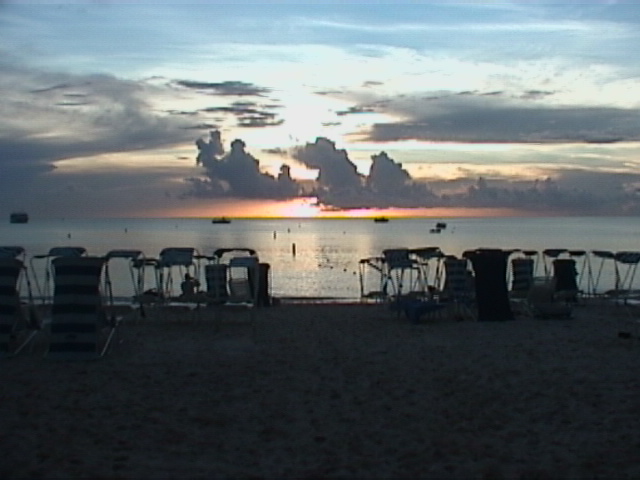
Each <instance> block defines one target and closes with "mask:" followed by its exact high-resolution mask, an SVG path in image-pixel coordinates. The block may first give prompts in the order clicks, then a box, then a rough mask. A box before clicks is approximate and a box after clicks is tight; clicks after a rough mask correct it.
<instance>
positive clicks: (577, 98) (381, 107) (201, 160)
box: [0, 0, 640, 218]
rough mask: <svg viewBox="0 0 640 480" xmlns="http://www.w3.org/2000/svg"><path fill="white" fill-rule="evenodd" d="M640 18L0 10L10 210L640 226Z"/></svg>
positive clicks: (449, 11) (608, 14)
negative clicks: (636, 219)
mask: <svg viewBox="0 0 640 480" xmlns="http://www.w3.org/2000/svg"><path fill="white" fill-rule="evenodd" d="M639 24H640V3H636V2H629V1H615V0H609V1H590V2H573V1H564V2H537V1H526V2H524V1H510V2H509V1H493V2H480V1H467V2H464V3H462V2H453V1H451V2H422V1H413V2H402V1H400V2H379V1H371V0H368V1H324V2H316V1H306V2H292V1H275V2H274V1H269V2H266V1H243V0H240V1H238V0H236V1H234V2H233V3H223V2H218V1H208V2H195V3H189V4H176V3H168V2H145V1H142V2H135V3H133V2H109V1H100V2H62V3H59V2H57V3H53V2H47V1H40V2H37V1H36V2H33V1H32V2H28V3H26V2H16V1H6V0H5V1H1V0H0V32H2V33H1V35H2V42H1V43H0V69H1V71H2V75H0V213H1V214H4V215H7V216H8V215H9V213H10V212H12V211H17V210H23V211H27V212H28V213H29V214H30V215H31V216H32V217H39V218H60V217H65V218H66V217H84V218H92V217H172V216H205V217H206V216H223V215H225V216H236V217H238V216H240V217H254V216H259V217H260V216H275V217H279V216H294V217H296V216H341V215H344V216H372V215H378V214H388V215H390V216H393V215H417V216H421V215H427V216H429V215H432V216H455V215H465V216H470V215H638V214H640V193H639V192H640V190H639V187H640V169H639V168H638V167H639V165H640V48H638V45H640V25H639Z"/></svg>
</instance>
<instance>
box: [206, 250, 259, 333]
mask: <svg viewBox="0 0 640 480" xmlns="http://www.w3.org/2000/svg"><path fill="white" fill-rule="evenodd" d="M212 258H213V260H214V262H215V264H213V265H207V266H206V267H205V271H208V272H209V276H208V277H207V278H208V281H210V282H211V283H207V292H208V293H209V292H211V295H212V297H211V298H212V302H210V303H209V305H211V306H212V307H213V308H214V314H215V317H216V321H217V323H218V324H219V323H220V318H219V314H220V312H222V311H229V310H248V312H249V320H250V323H251V326H252V331H253V332H254V334H255V328H256V309H257V307H258V306H259V304H260V303H261V302H259V298H260V292H261V291H262V290H263V288H262V287H263V285H261V283H263V282H264V281H265V278H261V277H265V275H266V271H265V270H264V267H262V268H261V266H264V265H266V264H260V262H259V259H258V255H257V253H256V251H255V250H254V249H252V248H243V247H238V248H219V249H217V250H215V251H214V252H213V257H212ZM207 267H209V268H207ZM213 272H215V276H213V275H214V274H213ZM225 280H226V282H225ZM261 280H262V282H261Z"/></svg>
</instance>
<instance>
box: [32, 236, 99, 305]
mask: <svg viewBox="0 0 640 480" xmlns="http://www.w3.org/2000/svg"><path fill="white" fill-rule="evenodd" d="M86 255H87V249H86V248H84V247H75V246H61V247H53V248H50V249H49V251H48V252H47V253H45V254H40V255H33V256H32V257H31V261H30V264H29V269H30V270H31V272H33V274H34V283H35V285H36V290H37V291H38V297H39V299H40V303H41V305H40V308H41V311H42V313H43V315H47V314H48V310H49V308H50V307H51V303H52V301H53V276H54V274H53V265H52V262H53V260H54V259H56V258H58V257H69V258H77V257H82V256H86ZM40 260H43V261H44V271H43V273H42V275H38V274H37V272H38V271H39V270H40V269H39V268H37V267H36V263H37V261H40ZM40 277H44V282H43V283H42V284H41V283H40V280H39V278H40Z"/></svg>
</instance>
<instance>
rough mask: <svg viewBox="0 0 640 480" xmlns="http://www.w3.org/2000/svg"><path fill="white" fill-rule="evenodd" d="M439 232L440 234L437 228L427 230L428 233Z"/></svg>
mask: <svg viewBox="0 0 640 480" xmlns="http://www.w3.org/2000/svg"><path fill="white" fill-rule="evenodd" d="M440 232H442V230H441V229H439V228H432V229H431V230H429V233H440Z"/></svg>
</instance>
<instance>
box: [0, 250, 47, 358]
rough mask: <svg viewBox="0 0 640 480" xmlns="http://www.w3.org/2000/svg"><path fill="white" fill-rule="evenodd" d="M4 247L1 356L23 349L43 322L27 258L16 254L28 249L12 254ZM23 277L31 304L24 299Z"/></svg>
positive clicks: (1, 260) (0, 255) (0, 259)
mask: <svg viewBox="0 0 640 480" xmlns="http://www.w3.org/2000/svg"><path fill="white" fill-rule="evenodd" d="M0 248H2V249H3V250H2V252H0V356H9V355H17V354H18V353H20V351H22V349H23V348H24V347H26V346H27V345H28V344H29V342H30V341H31V340H32V339H33V338H34V336H35V335H36V334H37V333H38V331H39V330H40V329H41V327H42V324H41V322H40V318H39V316H38V315H37V313H36V312H35V309H34V308H35V307H34V305H33V296H32V292H31V282H30V281H29V274H28V272H27V271H26V268H25V265H24V262H23V260H21V259H19V258H16V256H19V255H23V254H24V250H23V249H20V250H16V251H14V252H13V254H12V253H11V252H10V251H9V250H7V249H6V247H0ZM23 278H24V279H25V280H26V286H27V290H28V291H27V294H28V299H29V303H28V304H23V303H22V301H21V299H20V284H21V283H23Z"/></svg>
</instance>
